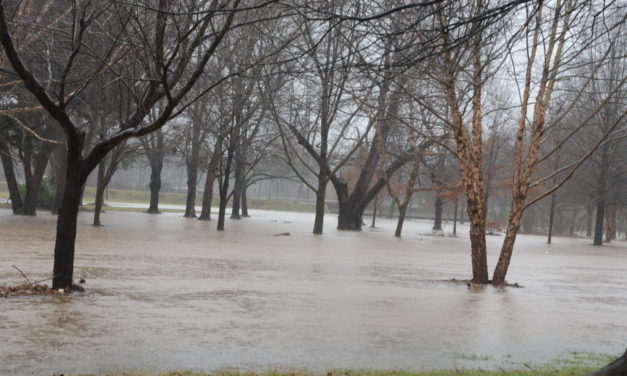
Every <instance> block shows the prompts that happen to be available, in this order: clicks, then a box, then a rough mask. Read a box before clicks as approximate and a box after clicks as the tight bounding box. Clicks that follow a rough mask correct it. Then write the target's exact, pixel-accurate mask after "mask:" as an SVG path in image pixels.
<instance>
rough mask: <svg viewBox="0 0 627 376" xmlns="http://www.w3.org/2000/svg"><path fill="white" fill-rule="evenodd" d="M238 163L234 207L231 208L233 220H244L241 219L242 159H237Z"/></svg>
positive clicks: (234, 186)
mask: <svg viewBox="0 0 627 376" xmlns="http://www.w3.org/2000/svg"><path fill="white" fill-rule="evenodd" d="M237 159H238V161H237V163H236V166H235V174H234V175H235V182H234V184H233V205H232V208H231V219H242V217H240V214H239V212H240V204H241V200H242V165H241V158H239V157H238V158H237Z"/></svg>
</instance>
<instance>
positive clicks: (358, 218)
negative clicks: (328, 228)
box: [332, 179, 365, 231]
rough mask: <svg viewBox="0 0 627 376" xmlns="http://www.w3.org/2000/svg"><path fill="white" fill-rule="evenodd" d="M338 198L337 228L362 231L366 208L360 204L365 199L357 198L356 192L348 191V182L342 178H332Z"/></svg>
mask: <svg viewBox="0 0 627 376" xmlns="http://www.w3.org/2000/svg"><path fill="white" fill-rule="evenodd" d="M332 182H333V187H334V188H335V193H336V194H337V200H338V217H337V229H338V230H349V231H361V226H362V224H363V213H364V209H365V208H362V207H361V206H360V205H361V204H362V203H363V200H357V199H356V196H355V192H353V194H349V193H348V184H347V183H346V182H345V181H344V180H341V179H334V180H332Z"/></svg>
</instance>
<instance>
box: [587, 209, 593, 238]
mask: <svg viewBox="0 0 627 376" xmlns="http://www.w3.org/2000/svg"><path fill="white" fill-rule="evenodd" d="M593 211H594V207H593V206H592V205H588V206H586V237H587V238H589V237H591V236H592V212H593Z"/></svg>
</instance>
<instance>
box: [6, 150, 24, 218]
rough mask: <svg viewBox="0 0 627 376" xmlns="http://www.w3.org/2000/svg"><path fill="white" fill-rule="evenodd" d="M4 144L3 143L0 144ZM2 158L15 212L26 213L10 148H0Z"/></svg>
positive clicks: (18, 213)
mask: <svg viewBox="0 0 627 376" xmlns="http://www.w3.org/2000/svg"><path fill="white" fill-rule="evenodd" d="M0 146H2V145H0ZM0 159H1V160H2V168H3V169H4V177H5V179H6V181H7V186H8V188H9V198H10V199H11V208H12V209H13V214H16V215H21V214H24V203H23V202H22V197H20V190H19V186H18V183H17V178H16V177H15V170H13V158H11V155H10V154H9V152H8V150H6V149H5V148H4V147H3V148H2V150H0Z"/></svg>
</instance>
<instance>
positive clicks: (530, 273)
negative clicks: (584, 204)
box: [0, 210, 627, 375]
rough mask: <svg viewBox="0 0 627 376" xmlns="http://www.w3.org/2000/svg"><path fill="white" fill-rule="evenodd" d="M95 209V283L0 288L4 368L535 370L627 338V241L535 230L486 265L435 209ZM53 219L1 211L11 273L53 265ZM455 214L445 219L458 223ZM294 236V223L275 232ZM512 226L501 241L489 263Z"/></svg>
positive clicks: (0, 368)
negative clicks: (217, 217) (528, 365)
mask: <svg viewBox="0 0 627 376" xmlns="http://www.w3.org/2000/svg"><path fill="white" fill-rule="evenodd" d="M90 220H91V216H90V214H89V213H82V214H81V216H80V226H79V236H78V237H79V239H78V243H77V257H76V274H75V278H77V279H78V278H81V277H83V278H85V279H86V280H87V284H86V288H87V292H86V293H78V294H73V295H72V296H67V297H66V296H45V297H21V298H7V299H2V300H0V339H1V340H0V375H15V374H25V375H29V374H43V375H50V374H52V373H53V372H103V371H106V370H117V371H121V370H131V369H132V370H146V371H166V370H177V369H178V370H180V369H194V370H215V369H220V368H236V369H239V370H259V371H263V370H268V369H286V368H287V369H292V368H298V369H310V370H317V371H321V370H325V369H330V368H377V369H401V368H402V369H409V370H417V369H431V368H461V367H471V368H475V367H492V368H496V367H505V368H512V367H520V366H521V364H523V363H525V362H533V363H544V362H551V361H553V360H554V359H556V358H569V357H572V356H573V354H574V352H595V353H608V354H619V353H621V352H622V351H623V350H624V348H625V347H626V346H627V289H626V288H625V287H626V286H627V244H626V243H625V242H616V243H615V244H612V245H610V246H605V247H602V248H595V247H592V246H590V245H589V243H590V241H589V240H585V239H567V238H554V244H553V245H547V244H545V241H546V239H545V238H544V237H539V236H521V237H520V238H519V241H518V245H517V247H516V249H515V253H514V257H513V260H512V266H511V273H510V274H509V277H508V280H509V281H511V282H518V283H520V284H522V285H524V286H525V288H522V289H513V288H509V289H496V288H493V287H490V286H488V287H485V288H480V287H475V288H468V287H466V286H465V285H455V284H449V283H441V282H434V280H444V279H449V278H458V279H463V278H467V277H468V276H469V274H470V270H469V264H470V261H469V251H468V249H469V241H468V237H467V235H465V233H466V232H467V229H466V228H465V227H463V226H462V228H461V229H460V233H462V235H460V236H459V237H457V238H451V237H433V236H428V235H424V234H428V233H429V232H430V230H429V229H430V223H429V222H428V221H409V222H408V223H407V225H406V226H405V229H404V233H405V236H404V237H403V239H395V238H394V237H393V236H392V234H393V227H394V223H393V222H392V221H388V220H380V221H378V224H379V226H380V227H378V228H376V229H366V230H365V231H363V232H361V233H354V232H341V231H337V230H335V229H334V227H335V218H334V217H333V216H327V218H326V224H325V231H326V233H325V234H324V235H323V236H314V235H312V234H311V233H310V231H311V226H312V222H313V217H312V215H311V214H299V213H282V212H271V211H256V212H255V211H254V212H253V217H252V218H248V219H244V220H240V221H233V220H230V221H227V231H225V232H223V233H219V232H217V231H215V221H212V222H209V223H208V222H201V221H197V220H193V219H185V218H181V217H180V214H162V215H152V216H151V215H147V214H142V213H129V212H108V213H105V214H104V216H103V222H104V223H105V226H104V227H100V228H94V227H91V226H89V223H90ZM54 221H55V218H54V217H52V216H50V215H47V214H41V215H40V216H39V217H36V218H26V217H18V216H12V215H11V214H10V212H9V211H7V210H0V283H6V284H10V283H18V282H20V276H19V275H18V273H17V272H16V271H15V269H13V268H12V266H11V265H17V266H18V267H20V268H21V269H22V270H24V271H25V272H26V273H28V274H29V275H30V276H31V278H32V279H38V278H46V277H48V276H49V275H50V272H51V269H52V247H53V238H54V228H55V222H54ZM450 227H451V226H450V224H448V225H447V228H445V232H450V230H451V228H450ZM283 232H289V233H290V234H291V235H290V236H272V235H273V234H278V233H283ZM501 241H502V238H501V237H488V242H489V247H490V249H489V251H490V267H492V266H493V265H494V263H495V261H496V257H497V251H498V245H499V244H500V242H501Z"/></svg>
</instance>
